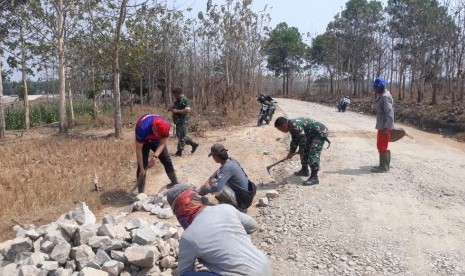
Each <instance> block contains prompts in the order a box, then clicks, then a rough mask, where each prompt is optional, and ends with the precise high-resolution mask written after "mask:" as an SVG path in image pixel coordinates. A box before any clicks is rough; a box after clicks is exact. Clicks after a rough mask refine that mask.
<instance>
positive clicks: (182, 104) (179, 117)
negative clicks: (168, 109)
mask: <svg viewBox="0 0 465 276" xmlns="http://www.w3.org/2000/svg"><path fill="white" fill-rule="evenodd" d="M190 106H191V105H190V103H189V99H187V97H186V96H184V95H182V96H181V98H180V99H179V100H177V101H175V102H174V103H173V107H172V108H173V109H180V110H182V109H185V108H186V107H190ZM188 120H189V113H187V114H173V121H174V123H175V124H177V125H178V124H182V123H185V122H187V121H188Z"/></svg>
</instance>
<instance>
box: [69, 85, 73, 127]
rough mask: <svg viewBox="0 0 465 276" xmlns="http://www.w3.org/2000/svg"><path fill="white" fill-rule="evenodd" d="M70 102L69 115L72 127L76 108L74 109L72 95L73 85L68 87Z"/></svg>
mask: <svg viewBox="0 0 465 276" xmlns="http://www.w3.org/2000/svg"><path fill="white" fill-rule="evenodd" d="M68 101H69V113H70V116H71V125H72V126H73V125H74V107H73V93H71V85H68Z"/></svg>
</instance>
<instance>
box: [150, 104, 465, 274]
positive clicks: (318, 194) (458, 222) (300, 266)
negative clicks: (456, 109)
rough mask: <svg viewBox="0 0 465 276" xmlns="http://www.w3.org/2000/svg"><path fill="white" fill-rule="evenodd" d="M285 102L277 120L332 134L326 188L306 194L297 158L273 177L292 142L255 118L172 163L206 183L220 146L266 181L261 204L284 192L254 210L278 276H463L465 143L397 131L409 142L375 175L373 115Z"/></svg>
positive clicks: (187, 178)
mask: <svg viewBox="0 0 465 276" xmlns="http://www.w3.org/2000/svg"><path fill="white" fill-rule="evenodd" d="M277 101H278V106H279V108H278V110H277V112H276V114H275V118H276V117H277V116H280V115H285V116H287V117H290V118H294V117H300V116H308V117H311V118H314V119H316V120H318V121H320V122H322V123H324V124H325V125H326V126H327V127H328V128H329V129H330V131H331V137H330V139H331V142H332V144H331V147H330V148H329V149H327V150H324V151H323V153H322V163H321V171H320V184H319V185H316V186H310V187H306V186H301V185H300V184H301V182H302V180H301V179H300V178H299V177H295V176H293V175H292V173H293V171H296V170H298V169H299V168H300V163H299V160H298V158H297V157H294V159H292V160H290V161H287V162H285V163H282V164H280V165H278V166H276V167H275V168H274V169H273V170H272V176H270V175H268V174H267V172H266V169H265V167H266V166H267V165H269V164H271V163H273V162H274V161H276V160H278V159H281V158H283V157H284V156H285V155H286V153H287V149H288V143H289V135H286V134H283V133H280V132H278V131H277V130H276V129H275V128H274V127H273V126H272V125H264V126H261V127H256V126H255V125H254V124H253V123H250V122H251V121H250V120H249V119H247V120H246V121H245V123H244V125H243V126H240V127H234V128H230V129H226V130H220V131H215V132H211V133H208V134H207V137H206V138H203V139H198V140H199V142H200V143H201V147H200V148H199V149H198V151H197V152H196V153H195V154H194V155H191V154H186V155H185V156H183V157H182V158H174V164H175V167H176V169H177V171H178V175H179V178H180V180H181V181H183V182H189V183H192V184H195V185H200V184H202V183H203V182H204V181H205V179H206V178H207V177H208V176H209V175H210V174H211V173H212V172H213V171H214V170H215V169H216V168H218V164H215V163H214V162H213V160H212V159H211V158H208V157H207V154H208V152H209V148H210V146H211V145H212V144H213V143H215V142H218V141H221V142H222V143H223V144H225V145H226V147H227V148H228V149H229V153H230V156H231V157H233V158H236V159H238V160H239V161H240V163H241V164H242V165H243V167H244V169H245V170H246V172H247V173H248V174H249V177H250V178H252V179H253V180H254V181H255V182H256V183H263V185H261V187H260V191H259V194H258V196H257V199H258V198H259V197H260V196H263V194H264V190H266V189H278V191H279V193H280V196H279V197H278V198H277V199H274V200H272V201H271V204H270V206H269V207H265V208H260V209H259V208H257V207H254V208H252V210H251V212H250V213H251V214H252V215H254V216H255V217H256V219H257V220H258V221H259V223H260V224H261V225H262V229H261V230H260V232H259V233H256V234H254V235H253V241H254V243H255V244H257V245H258V246H259V247H260V248H261V249H262V250H264V251H265V252H267V253H268V255H269V256H270V258H271V259H272V262H273V268H274V271H275V275H365V274H368V275H380V274H387V275H393V274H398V275H465V235H464V234H463V233H464V232H465V185H464V183H465V145H464V144H460V143H457V142H455V141H453V140H450V139H446V138H443V137H441V136H439V135H433V134H428V133H426V132H422V131H419V130H416V129H413V128H410V127H408V126H403V125H399V124H397V126H401V127H403V128H404V129H406V131H407V133H408V136H407V137H405V138H403V139H402V140H400V141H398V142H396V143H391V144H390V150H391V152H392V161H391V166H392V167H391V172H390V173H386V174H372V173H370V168H371V166H373V165H376V163H377V162H378V155H377V151H376V137H375V134H376V133H375V130H374V125H375V118H374V117H372V116H366V115H363V114H358V113H352V112H350V111H348V112H346V113H339V112H337V110H336V108H329V107H325V106H321V105H317V104H312V103H307V102H301V101H295V100H289V99H277ZM257 109H258V108H257ZM257 113H258V110H257ZM252 121H255V120H252ZM170 143H171V144H170V149H171V151H173V149H174V148H175V147H174V141H171V142H170ZM152 174H153V175H152V180H148V185H149V189H150V190H149V191H151V192H153V193H155V192H157V191H158V190H159V189H160V188H161V186H162V185H163V184H166V183H167V182H168V179H167V178H166V176H165V175H162V174H159V173H156V177H154V176H155V172H152ZM149 176H150V174H149ZM149 178H150V177H149Z"/></svg>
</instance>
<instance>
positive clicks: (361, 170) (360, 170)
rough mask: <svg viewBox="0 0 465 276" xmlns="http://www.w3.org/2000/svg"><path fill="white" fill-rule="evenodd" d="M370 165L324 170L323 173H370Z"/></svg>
mask: <svg viewBox="0 0 465 276" xmlns="http://www.w3.org/2000/svg"><path fill="white" fill-rule="evenodd" d="M371 168H372V166H361V167H360V168H357V169H343V170H338V171H325V172H324V173H328V174H346V175H362V174H371V172H370V170H371Z"/></svg>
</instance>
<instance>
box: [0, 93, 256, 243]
mask: <svg viewBox="0 0 465 276" xmlns="http://www.w3.org/2000/svg"><path fill="white" fill-rule="evenodd" d="M157 109H161V108H155V112H159V113H161V114H163V115H165V116H168V114H166V113H165V112H160V111H159V110H157ZM152 112H154V108H153V107H148V106H145V107H140V106H139V107H134V110H133V112H130V111H129V110H126V109H125V110H123V138H122V139H115V138H114V136H113V126H112V125H113V120H112V118H111V117H110V116H111V115H110V116H107V117H105V116H103V115H99V116H98V117H97V118H92V117H91V116H85V117H80V118H77V120H76V125H75V126H74V127H73V128H72V129H71V130H70V132H69V134H67V135H58V134H57V129H56V127H55V126H44V127H40V128H34V129H31V130H30V131H29V132H27V133H22V132H9V133H7V137H8V138H7V140H6V141H3V142H1V143H0V152H1V155H0V194H1V195H2V200H1V201H0V241H3V240H6V239H10V238H12V237H14V232H13V231H12V227H13V226H14V225H15V224H21V225H26V224H35V225H36V226H39V225H43V224H46V223H49V222H51V221H54V220H56V219H57V218H58V217H59V216H60V215H61V214H63V213H64V212H66V211H68V210H70V209H72V207H73V206H74V205H75V203H77V202H80V201H85V202H86V203H87V204H88V205H89V207H90V208H91V209H92V210H102V209H103V208H104V207H106V206H108V205H111V206H115V207H119V206H125V205H128V204H129V203H130V202H131V200H132V198H133V195H132V194H130V193H128V190H130V187H132V186H133V185H134V180H135V168H136V160H135V154H134V144H133V139H134V137H133V131H134V130H133V129H134V123H135V122H136V121H137V119H138V117H139V116H140V115H142V114H145V113H152ZM255 113H257V114H258V104H257V103H256V102H254V101H251V102H250V105H247V106H245V107H244V106H242V107H241V110H235V111H232V112H230V113H229V114H228V116H221V115H219V112H217V111H215V110H209V113H208V114H203V115H200V114H195V115H194V117H193V118H192V119H191V126H192V125H195V128H196V133H194V135H202V133H204V132H205V131H206V130H207V129H208V128H210V127H212V126H225V125H228V124H235V123H239V122H240V121H241V120H244V119H247V120H250V119H253V120H255V117H256V114H255ZM248 114H250V115H248ZM169 117H170V116H169ZM172 140H174V139H172ZM172 142H175V141H172ZM95 177H97V178H98V183H99V186H101V189H100V190H99V191H95V189H94V178H95Z"/></svg>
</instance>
